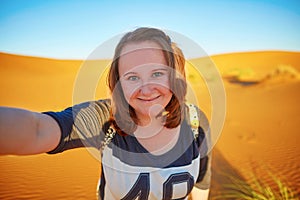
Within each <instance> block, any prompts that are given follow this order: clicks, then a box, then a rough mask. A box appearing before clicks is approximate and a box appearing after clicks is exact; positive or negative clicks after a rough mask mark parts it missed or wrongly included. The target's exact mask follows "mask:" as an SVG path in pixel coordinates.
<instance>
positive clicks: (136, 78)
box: [127, 76, 139, 81]
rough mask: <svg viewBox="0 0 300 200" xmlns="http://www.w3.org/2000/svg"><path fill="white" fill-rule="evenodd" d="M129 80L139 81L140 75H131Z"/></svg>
mask: <svg viewBox="0 0 300 200" xmlns="http://www.w3.org/2000/svg"><path fill="white" fill-rule="evenodd" d="M127 80H129V81H137V80H139V77H138V76H129V77H128V78H127Z"/></svg>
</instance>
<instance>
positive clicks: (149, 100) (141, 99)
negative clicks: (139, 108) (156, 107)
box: [137, 96, 160, 102]
mask: <svg viewBox="0 0 300 200" xmlns="http://www.w3.org/2000/svg"><path fill="white" fill-rule="evenodd" d="M159 97H160V96H157V97H154V98H149V99H144V98H137V99H138V100H140V101H143V102H152V101H155V100H156V99H158V98H159Z"/></svg>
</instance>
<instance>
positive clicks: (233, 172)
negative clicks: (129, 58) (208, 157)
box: [209, 148, 244, 199]
mask: <svg viewBox="0 0 300 200" xmlns="http://www.w3.org/2000/svg"><path fill="white" fill-rule="evenodd" d="M226 175H230V176H233V177H236V178H238V179H240V180H244V178H243V177H242V175H241V174H240V173H239V172H238V170H237V169H236V168H234V167H233V166H232V165H231V164H230V162H228V161H227V160H226V159H225V158H224V156H223V155H222V153H221V151H220V150H219V149H218V148H214V149H213V156H212V182H211V189H210V196H209V199H215V197H217V196H218V197H220V196H222V194H224V193H225V192H226V190H228V189H226V184H230V183H232V182H231V181H230V180H229V178H228V177H227V176H226Z"/></svg>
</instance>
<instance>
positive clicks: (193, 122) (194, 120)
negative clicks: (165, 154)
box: [186, 102, 199, 139]
mask: <svg viewBox="0 0 300 200" xmlns="http://www.w3.org/2000/svg"><path fill="white" fill-rule="evenodd" d="M186 105H187V106H188V111H189V112H188V114H189V120H190V123H189V125H190V126H191V129H192V131H193V134H194V138H195V139H196V138H197V137H198V135H199V131H198V128H199V116H198V111H197V109H198V108H197V107H196V106H195V105H194V104H191V103H188V102H187V103H186Z"/></svg>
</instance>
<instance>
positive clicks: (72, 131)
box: [44, 100, 110, 154]
mask: <svg viewBox="0 0 300 200" xmlns="http://www.w3.org/2000/svg"><path fill="white" fill-rule="evenodd" d="M44 114H47V115H49V116H51V117H52V118H54V119H55V121H56V122H57V123H58V125H59V127H60V130H61V138H60V142H59V144H58V146H57V147H56V148H55V149H53V150H52V151H50V152H48V154H55V153H60V152H63V151H65V150H68V149H74V148H79V147H95V148H97V149H99V148H100V146H101V141H103V137H104V134H103V130H102V129H103V126H104V125H105V124H106V123H107V121H108V120H109V116H110V101H109V100H100V101H93V102H85V103H82V104H78V105H76V106H73V107H70V108H67V109H65V110H63V111H61V112H44Z"/></svg>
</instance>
